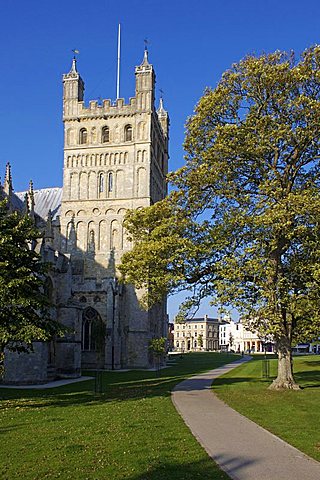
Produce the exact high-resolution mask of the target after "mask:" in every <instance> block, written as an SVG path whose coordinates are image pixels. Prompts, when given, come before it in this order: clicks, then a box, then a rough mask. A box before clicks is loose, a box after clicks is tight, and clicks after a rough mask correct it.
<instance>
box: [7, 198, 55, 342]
mask: <svg viewBox="0 0 320 480" xmlns="http://www.w3.org/2000/svg"><path fill="white" fill-rule="evenodd" d="M39 236H40V233H39V231H38V230H37V229H36V228H35V226H34V223H33V221H32V220H31V219H30V218H29V217H28V216H26V215H21V214H20V213H18V212H13V213H12V212H9V211H8V209H7V204H6V201H5V200H3V201H1V202H0V303H1V308H0V351H1V352H3V350H4V348H5V347H6V348H8V349H9V350H12V351H25V352H28V351H30V349H32V342H33V341H34V340H49V339H51V338H52V337H53V336H54V335H57V334H61V333H63V331H64V329H63V327H62V326H61V325H60V324H59V323H58V322H57V321H55V320H53V319H51V318H50V315H49V308H50V304H49V300H48V298H47V296H46V295H45V293H44V291H45V278H46V277H45V276H46V271H47V266H46V265H44V264H43V263H42V262H41V258H40V256H39V255H38V254H37V253H36V252H35V251H34V250H33V249H32V248H31V247H30V246H31V245H33V244H34V243H35V242H36V241H37V239H38V238H39Z"/></svg>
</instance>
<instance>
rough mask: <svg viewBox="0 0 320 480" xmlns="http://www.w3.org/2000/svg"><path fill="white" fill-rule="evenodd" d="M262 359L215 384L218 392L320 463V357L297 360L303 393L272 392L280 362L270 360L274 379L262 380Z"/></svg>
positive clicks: (234, 371)
mask: <svg viewBox="0 0 320 480" xmlns="http://www.w3.org/2000/svg"><path fill="white" fill-rule="evenodd" d="M262 362H263V358H262V357H258V356H256V357H254V358H253V360H251V361H250V362H249V363H246V364H243V365H241V366H240V367H238V368H236V369H235V370H233V371H231V372H229V373H227V374H225V375H224V376H222V377H220V378H218V379H217V380H215V381H214V384H213V389H214V392H215V393H216V394H217V395H218V397H220V398H221V399H222V400H224V401H225V402H226V403H227V404H228V405H230V406H231V407H232V408H234V409H235V410H237V411H238V412H240V413H242V414H243V415H245V416H246V417H248V418H250V419H251V420H253V421H254V422H256V423H258V424H259V425H261V426H262V427H264V428H266V429H267V430H269V431H271V432H272V433H274V434H275V435H277V436H279V437H281V438H282V439H284V440H286V441H287V442H288V443H290V444H291V445H294V446H295V447H297V448H298V449H299V450H301V451H302V452H304V453H306V454H307V455H310V456H311V457H313V458H315V459H316V460H319V461H320V429H319V425H320V357H319V356H303V357H294V372H295V379H296V381H297V383H299V385H300V386H301V387H302V389H301V390H300V391H281V392H279V391H271V390H268V389H267V387H268V385H269V384H270V383H271V380H272V378H275V377H276V369H277V360H276V359H274V358H273V359H271V360H270V375H271V377H272V378H271V379H269V380H264V379H262V378H261V377H262Z"/></svg>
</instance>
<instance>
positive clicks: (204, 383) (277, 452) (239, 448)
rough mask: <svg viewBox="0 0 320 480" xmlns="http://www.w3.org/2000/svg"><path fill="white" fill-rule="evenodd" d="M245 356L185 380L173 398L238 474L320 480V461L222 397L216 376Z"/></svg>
mask: <svg viewBox="0 0 320 480" xmlns="http://www.w3.org/2000/svg"><path fill="white" fill-rule="evenodd" d="M248 360H250V357H244V358H243V359H240V360H237V361H236V362H233V363H230V364H228V365H224V366H222V367H220V368H217V369H215V370H211V371H210V372H206V373H204V374H201V375H197V376H194V377H191V378H189V379H187V380H184V381H183V382H181V383H179V384H178V385H177V386H176V387H175V388H174V390H173V392H172V400H173V403H174V405H175V407H176V409H177V410H178V412H179V413H180V415H181V416H182V418H183V419H184V421H185V423H186V424H187V425H188V427H189V428H190V430H191V432H192V433H193V435H194V436H195V437H196V438H197V440H198V441H199V443H200V444H201V445H202V446H203V447H204V449H205V450H206V452H207V453H208V455H210V457H211V458H212V459H213V460H214V461H215V462H216V463H217V464H218V465H220V467H221V468H222V470H224V471H225V472H226V473H227V474H228V475H229V476H230V477H231V478H232V479H234V480H273V479H275V480H292V479H297V480H300V479H301V480H302V479H303V480H320V463H319V462H317V461H315V460H313V459H311V458H310V457H308V456H307V455H305V454H304V453H302V452H300V451H299V450H297V449H296V448H294V447H292V446H291V445H289V444H288V443H286V442H284V441H283V440H281V439H279V438H278V437H276V436H275V435H273V434H272V433H270V432H268V431H267V430H265V429H264V428H262V427H260V426H258V425H257V424H255V423H254V422H252V421H251V420H249V419H248V418H246V417H244V416H243V415H241V414H240V413H237V412H236V411H235V410H233V409H232V408H230V407H228V406H227V405H226V404H225V403H223V402H222V401H221V400H219V399H218V397H217V396H216V395H215V394H214V393H213V391H212V389H211V384H212V382H213V381H214V379H215V378H217V377H219V376H221V375H223V374H224V373H226V372H228V371H229V370H232V369H233V368H235V367H237V366H238V365H239V363H242V362H245V361H248Z"/></svg>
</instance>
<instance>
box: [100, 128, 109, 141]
mask: <svg viewBox="0 0 320 480" xmlns="http://www.w3.org/2000/svg"><path fill="white" fill-rule="evenodd" d="M101 141H102V143H108V142H110V130H109V127H103V128H102V132H101Z"/></svg>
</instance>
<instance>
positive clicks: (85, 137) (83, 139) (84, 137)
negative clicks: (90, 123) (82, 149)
mask: <svg viewBox="0 0 320 480" xmlns="http://www.w3.org/2000/svg"><path fill="white" fill-rule="evenodd" d="M87 141H88V132H87V129H86V128H81V130H80V132H79V143H80V144H81V145H83V144H84V143H87Z"/></svg>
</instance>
